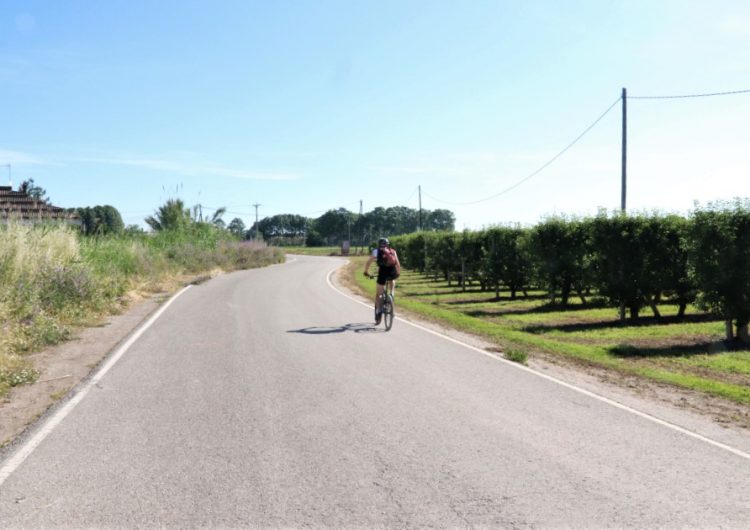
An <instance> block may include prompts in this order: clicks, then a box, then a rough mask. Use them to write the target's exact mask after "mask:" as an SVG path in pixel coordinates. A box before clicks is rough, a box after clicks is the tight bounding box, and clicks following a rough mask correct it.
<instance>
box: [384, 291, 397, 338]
mask: <svg viewBox="0 0 750 530" xmlns="http://www.w3.org/2000/svg"><path fill="white" fill-rule="evenodd" d="M394 313H395V311H394V307H393V297H392V296H391V295H388V296H387V297H386V299H385V300H384V302H383V323H384V324H385V330H386V331H390V329H391V326H393V315H394Z"/></svg>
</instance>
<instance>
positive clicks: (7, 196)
mask: <svg viewBox="0 0 750 530" xmlns="http://www.w3.org/2000/svg"><path fill="white" fill-rule="evenodd" d="M77 217H78V216H77V215H76V214H75V213H69V212H67V211H65V208H58V207H57V206H52V205H51V204H47V203H46V202H44V201H40V200H38V199H34V198H33V197H29V196H28V195H27V194H26V193H23V192H21V191H13V188H11V187H10V186H0V220H8V219H21V220H39V221H42V220H46V219H56V220H70V219H76V218H77Z"/></svg>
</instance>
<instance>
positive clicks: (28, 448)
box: [0, 285, 191, 486]
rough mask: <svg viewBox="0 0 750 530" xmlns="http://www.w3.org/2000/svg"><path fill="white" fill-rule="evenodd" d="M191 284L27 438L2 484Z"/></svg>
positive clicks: (1, 471)
mask: <svg viewBox="0 0 750 530" xmlns="http://www.w3.org/2000/svg"><path fill="white" fill-rule="evenodd" d="M190 287H191V285H187V286H185V287H183V288H182V289H181V290H180V291H179V292H177V293H176V294H174V295H173V296H172V297H171V298H170V299H169V300H167V302H166V303H165V304H164V305H162V306H161V307H160V308H159V309H158V310H157V311H156V312H155V313H154V314H153V315H151V317H150V318H149V319H148V320H147V321H146V322H145V323H143V324H142V325H141V326H140V327H138V329H137V330H136V331H135V332H134V333H133V334H131V335H130V337H128V339H127V340H126V341H125V342H124V343H123V344H122V345H120V346H119V347H118V348H117V349H116V350H115V351H114V353H112V355H110V356H109V358H108V359H107V360H106V361H105V362H104V364H103V365H102V366H101V367H100V368H99V370H98V371H97V372H96V374H95V375H94V376H93V377H91V378H90V379H89V380H88V381H87V382H86V383H85V384H84V385H83V387H81V388H80V389H79V390H78V391H77V392H76V393H75V394H74V395H73V397H71V398H70V399H69V400H68V401H66V402H65V404H64V405H63V406H61V407H60V408H59V409H58V410H57V411H56V412H55V413H54V414H53V415H52V416H50V417H49V419H47V420H46V421H45V422H44V423H43V424H42V425H41V426H40V427H39V429H38V430H37V431H36V432H35V433H34V435H33V436H32V437H31V438H29V439H28V440H27V441H25V442H24V443H23V444H21V446H20V447H19V448H18V449H16V450H15V452H13V453H12V454H11V456H10V457H9V458H8V459H7V460H6V461H5V463H4V464H3V465H2V467H0V486H2V485H3V483H4V482H5V481H6V480H7V479H8V477H10V476H11V475H12V474H13V473H14V472H15V471H16V469H18V468H19V467H20V466H21V464H23V462H24V460H26V459H27V458H28V457H29V456H30V455H31V453H33V452H34V450H35V449H36V448H37V447H38V446H39V445H40V444H41V443H42V442H43V441H44V439H45V438H46V437H47V436H48V435H49V434H50V433H51V432H52V431H53V430H54V429H55V427H57V426H58V425H59V424H60V423H61V422H62V421H63V420H64V419H65V417H66V416H67V415H68V414H70V412H71V411H72V410H73V409H74V408H75V407H76V405H78V403H80V402H81V401H82V400H83V398H84V397H86V394H88V393H89V391H90V390H91V387H93V386H94V385H96V384H97V383H99V381H100V380H101V379H102V377H104V375H105V374H106V373H107V372H108V371H109V370H110V369H111V368H112V367H113V366H114V365H115V364H116V363H117V361H119V360H120V358H121V357H122V356H123V355H125V353H126V352H127V351H128V349H129V348H130V347H131V346H132V345H133V344H134V343H135V342H136V341H137V340H138V339H139V338H140V336H141V335H143V333H144V332H145V331H146V330H147V329H148V328H150V327H151V325H152V324H153V323H154V322H156V320H157V319H158V318H159V317H160V316H161V315H162V313H164V311H166V310H167V308H168V307H169V306H170V305H171V304H172V302H174V301H175V300H177V298H178V297H179V296H180V295H181V294H182V293H184V292H185V291H187V290H188V289H190Z"/></svg>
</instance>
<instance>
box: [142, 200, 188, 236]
mask: <svg viewBox="0 0 750 530" xmlns="http://www.w3.org/2000/svg"><path fill="white" fill-rule="evenodd" d="M144 220H145V221H146V224H147V225H149V226H150V227H151V228H153V229H154V230H155V231H157V232H161V231H164V230H181V229H183V228H186V227H187V226H189V225H190V223H191V222H192V219H191V218H190V211H189V210H188V209H187V208H185V204H184V203H183V202H182V200H181V199H169V200H168V201H167V202H166V203H165V204H164V205H163V206H160V207H159V209H158V210H156V212H155V213H154V215H149V216H148V217H146V219H144Z"/></svg>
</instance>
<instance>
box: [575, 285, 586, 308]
mask: <svg viewBox="0 0 750 530" xmlns="http://www.w3.org/2000/svg"><path fill="white" fill-rule="evenodd" d="M576 292H577V293H578V298H580V299H581V303H583V304H584V305H586V296H585V293H584V292H583V291H581V289H578V288H576Z"/></svg>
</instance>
